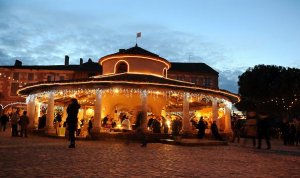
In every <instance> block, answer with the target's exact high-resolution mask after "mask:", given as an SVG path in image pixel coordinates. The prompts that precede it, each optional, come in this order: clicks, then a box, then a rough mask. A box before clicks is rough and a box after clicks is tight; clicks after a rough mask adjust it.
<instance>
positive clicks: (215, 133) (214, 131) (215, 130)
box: [210, 121, 224, 141]
mask: <svg viewBox="0 0 300 178" xmlns="http://www.w3.org/2000/svg"><path fill="white" fill-rule="evenodd" d="M210 129H211V133H212V135H213V136H214V138H215V139H217V140H220V141H223V140H224V139H223V138H222V137H221V135H220V134H219V129H218V126H217V124H216V121H213V123H212V124H211V126H210Z"/></svg>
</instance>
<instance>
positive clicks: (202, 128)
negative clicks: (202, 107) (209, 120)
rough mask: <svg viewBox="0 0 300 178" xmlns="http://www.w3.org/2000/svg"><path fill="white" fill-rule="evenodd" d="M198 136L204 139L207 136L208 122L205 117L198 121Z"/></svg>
mask: <svg viewBox="0 0 300 178" xmlns="http://www.w3.org/2000/svg"><path fill="white" fill-rule="evenodd" d="M197 127H198V138H200V139H202V138H204V136H205V128H206V124H205V122H204V121H203V117H201V118H200V120H199V122H198V126H197Z"/></svg>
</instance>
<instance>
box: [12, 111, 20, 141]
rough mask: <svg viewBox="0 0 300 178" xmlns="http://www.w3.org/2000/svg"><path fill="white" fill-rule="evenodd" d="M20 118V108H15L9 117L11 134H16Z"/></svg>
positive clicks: (15, 135) (14, 135)
mask: <svg viewBox="0 0 300 178" xmlns="http://www.w3.org/2000/svg"><path fill="white" fill-rule="evenodd" d="M19 120H20V109H19V108H17V110H16V112H14V113H13V114H12V116H11V119H10V124H11V136H13V137H17V136H18V122H19Z"/></svg>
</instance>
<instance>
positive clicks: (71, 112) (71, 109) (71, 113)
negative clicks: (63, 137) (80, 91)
mask: <svg viewBox="0 0 300 178" xmlns="http://www.w3.org/2000/svg"><path fill="white" fill-rule="evenodd" d="M79 108H80V105H79V104H78V101H77V99H75V98H72V99H71V104H69V106H68V108H67V113H68V117H67V120H66V123H67V124H68V131H69V140H70V145H69V148H75V131H76V129H77V123H78V118H77V115H78V111H79Z"/></svg>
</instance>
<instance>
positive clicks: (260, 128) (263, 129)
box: [257, 112, 271, 150]
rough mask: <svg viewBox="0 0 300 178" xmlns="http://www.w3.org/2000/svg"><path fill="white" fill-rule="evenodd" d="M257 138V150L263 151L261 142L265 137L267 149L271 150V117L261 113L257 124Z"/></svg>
mask: <svg viewBox="0 0 300 178" xmlns="http://www.w3.org/2000/svg"><path fill="white" fill-rule="evenodd" d="M257 137H258V146H257V149H261V140H262V138H263V137H264V138H265V140H266V143H267V149H268V150H269V149H271V143H270V117H269V115H268V114H266V113H265V112H261V113H260V114H259V117H258V122H257Z"/></svg>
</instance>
